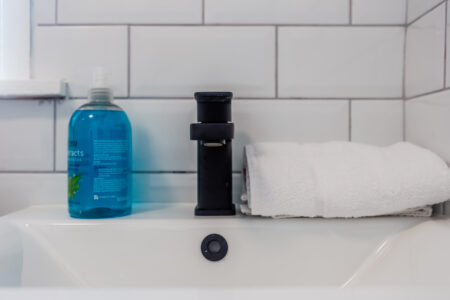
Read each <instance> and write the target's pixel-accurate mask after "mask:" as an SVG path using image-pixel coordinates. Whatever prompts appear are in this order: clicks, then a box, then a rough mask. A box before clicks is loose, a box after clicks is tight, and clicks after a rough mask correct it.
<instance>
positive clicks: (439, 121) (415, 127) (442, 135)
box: [405, 90, 450, 162]
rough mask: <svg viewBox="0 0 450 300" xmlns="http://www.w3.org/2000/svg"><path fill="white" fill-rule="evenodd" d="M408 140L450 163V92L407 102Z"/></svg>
mask: <svg viewBox="0 0 450 300" xmlns="http://www.w3.org/2000/svg"><path fill="white" fill-rule="evenodd" d="M405 112H406V139H407V140H408V141H410V142H412V143H415V144H417V145H420V146H422V147H425V148H428V149H431V150H433V151H434V152H436V153H437V154H439V155H440V156H441V157H442V158H444V159H445V160H446V161H447V162H450V134H449V130H450V118H449V116H450V91H448V90H447V91H443V92H440V93H435V94H431V95H427V96H423V97H418V98H416V99H412V100H408V101H406V110H405Z"/></svg>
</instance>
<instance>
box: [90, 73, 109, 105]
mask: <svg viewBox="0 0 450 300" xmlns="http://www.w3.org/2000/svg"><path fill="white" fill-rule="evenodd" d="M108 75H109V74H108V73H107V72H106V70H105V68H102V67H97V68H95V69H94V71H93V73H92V88H91V90H90V92H89V98H90V100H91V101H112V99H113V91H112V89H111V88H110V87H109V82H108V79H109V76H108Z"/></svg>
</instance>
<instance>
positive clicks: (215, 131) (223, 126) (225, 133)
mask: <svg viewBox="0 0 450 300" xmlns="http://www.w3.org/2000/svg"><path fill="white" fill-rule="evenodd" d="M233 138H234V124H233V123H193V124H191V140H202V141H221V140H231V139H233Z"/></svg>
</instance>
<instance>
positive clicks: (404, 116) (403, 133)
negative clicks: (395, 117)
mask: <svg viewBox="0 0 450 300" xmlns="http://www.w3.org/2000/svg"><path fill="white" fill-rule="evenodd" d="M402 104H403V105H402V108H403V111H402V117H403V120H402V126H403V128H402V138H403V141H406V101H403V103H402Z"/></svg>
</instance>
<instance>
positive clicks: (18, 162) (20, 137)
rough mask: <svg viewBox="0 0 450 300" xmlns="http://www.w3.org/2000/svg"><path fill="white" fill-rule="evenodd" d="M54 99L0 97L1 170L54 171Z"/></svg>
mask: <svg viewBox="0 0 450 300" xmlns="http://www.w3.org/2000/svg"><path fill="white" fill-rule="evenodd" d="M53 109H54V104H53V101H43V102H41V101H36V100H20V101H18V100H0V140H1V144H0V170H1V171H7V172H10V171H53V155H54V153H53V142H54V141H53Z"/></svg>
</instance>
